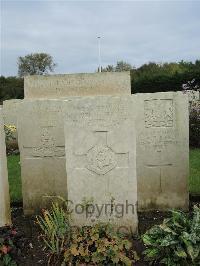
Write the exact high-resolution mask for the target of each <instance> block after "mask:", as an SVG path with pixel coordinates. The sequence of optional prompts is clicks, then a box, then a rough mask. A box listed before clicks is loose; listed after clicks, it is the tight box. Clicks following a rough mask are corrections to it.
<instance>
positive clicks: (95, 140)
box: [63, 96, 137, 232]
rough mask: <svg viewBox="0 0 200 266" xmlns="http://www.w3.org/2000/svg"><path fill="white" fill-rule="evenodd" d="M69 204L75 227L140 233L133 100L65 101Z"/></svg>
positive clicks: (103, 97) (112, 98) (98, 97)
mask: <svg viewBox="0 0 200 266" xmlns="http://www.w3.org/2000/svg"><path fill="white" fill-rule="evenodd" d="M63 114H64V123H65V150H66V171H67V187H68V200H69V203H70V207H71V210H72V217H73V221H74V225H77V226H82V225H91V224H93V223H96V222H99V221H103V222H108V221H110V222H111V223H113V224H115V225H117V226H124V227H126V229H127V228H129V229H130V228H131V229H132V230H133V231H134V232H135V231H136V230H137V180H136V142H135V140H136V133H135V130H134V129H135V126H134V109H133V101H132V97H131V96H121V97H117V96H96V97H82V98H79V99H74V100H66V101H63Z"/></svg>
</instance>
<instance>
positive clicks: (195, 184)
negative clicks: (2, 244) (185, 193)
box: [8, 149, 200, 202]
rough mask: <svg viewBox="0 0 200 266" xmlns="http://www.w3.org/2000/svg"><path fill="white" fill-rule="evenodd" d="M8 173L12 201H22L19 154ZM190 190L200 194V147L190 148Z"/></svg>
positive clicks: (9, 160) (12, 159)
mask: <svg viewBox="0 0 200 266" xmlns="http://www.w3.org/2000/svg"><path fill="white" fill-rule="evenodd" d="M8 173H9V183H10V196H11V202H17V201H22V192H21V172H20V164H19V155H12V156H8ZM189 190H190V193H191V194H198V195H200V149H191V150H190V178H189Z"/></svg>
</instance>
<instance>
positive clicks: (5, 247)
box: [0, 227, 21, 266]
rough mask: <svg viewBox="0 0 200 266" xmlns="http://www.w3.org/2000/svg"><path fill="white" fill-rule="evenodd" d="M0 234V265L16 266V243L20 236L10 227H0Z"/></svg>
mask: <svg viewBox="0 0 200 266" xmlns="http://www.w3.org/2000/svg"><path fill="white" fill-rule="evenodd" d="M0 235H1V237H0V265H2V264H3V265H5V266H16V265H17V263H16V262H15V260H16V257H17V255H18V254H19V253H20V248H19V246H18V245H19V242H20V238H21V236H19V235H18V233H17V231H16V230H15V229H14V228H12V227H3V228H1V230H0ZM1 263H2V264H1Z"/></svg>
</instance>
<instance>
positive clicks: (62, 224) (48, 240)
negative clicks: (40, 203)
mask: <svg viewBox="0 0 200 266" xmlns="http://www.w3.org/2000/svg"><path fill="white" fill-rule="evenodd" d="M37 223H38V225H39V226H40V228H41V230H42V235H41V237H42V239H43V241H44V243H45V247H46V248H47V249H48V250H49V251H50V259H49V261H51V259H54V260H56V259H57V258H60V257H61V254H62V253H63V251H64V247H65V246H66V245H68V244H69V243H68V242H69V240H70V232H71V229H70V225H69V215H68V213H67V212H66V211H65V210H64V209H63V208H62V207H60V206H59V204H58V203H53V204H52V208H51V210H50V211H48V210H43V215H42V216H38V217H37Z"/></svg>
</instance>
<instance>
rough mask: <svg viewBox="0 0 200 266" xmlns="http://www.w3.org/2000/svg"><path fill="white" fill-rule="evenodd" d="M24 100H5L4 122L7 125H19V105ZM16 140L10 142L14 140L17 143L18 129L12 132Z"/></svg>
mask: <svg viewBox="0 0 200 266" xmlns="http://www.w3.org/2000/svg"><path fill="white" fill-rule="evenodd" d="M21 102H22V100H19V99H14V100H7V101H4V102H3V117H4V122H5V124H6V125H12V126H15V127H17V113H18V106H19V104H20V103H21ZM12 136H13V137H14V140H12V141H10V142H14V143H16V144H17V142H18V136H17V131H16V132H14V133H13V134H12Z"/></svg>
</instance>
